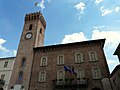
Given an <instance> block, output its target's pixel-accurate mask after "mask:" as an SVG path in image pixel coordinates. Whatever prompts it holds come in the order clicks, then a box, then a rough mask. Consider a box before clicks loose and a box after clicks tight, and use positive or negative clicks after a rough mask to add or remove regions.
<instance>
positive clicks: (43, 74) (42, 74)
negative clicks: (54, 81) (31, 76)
mask: <svg viewBox="0 0 120 90" xmlns="http://www.w3.org/2000/svg"><path fill="white" fill-rule="evenodd" d="M38 81H39V82H45V81H46V72H45V71H41V72H39V78H38Z"/></svg>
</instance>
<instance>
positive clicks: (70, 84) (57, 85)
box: [52, 78, 88, 88]
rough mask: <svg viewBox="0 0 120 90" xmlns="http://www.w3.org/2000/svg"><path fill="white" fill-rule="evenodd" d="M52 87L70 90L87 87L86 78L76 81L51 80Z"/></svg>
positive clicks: (72, 79)
mask: <svg viewBox="0 0 120 90" xmlns="http://www.w3.org/2000/svg"><path fill="white" fill-rule="evenodd" d="M52 81H53V83H54V84H53V85H55V88H71V87H87V82H88V79H87V78H78V79H74V78H71V79H67V78H66V79H65V80H62V79H60V80H57V79H55V80H52Z"/></svg>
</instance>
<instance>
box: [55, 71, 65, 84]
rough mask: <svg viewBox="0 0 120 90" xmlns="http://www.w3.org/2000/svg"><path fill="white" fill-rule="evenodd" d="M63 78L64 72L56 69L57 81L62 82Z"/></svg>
mask: <svg viewBox="0 0 120 90" xmlns="http://www.w3.org/2000/svg"><path fill="white" fill-rule="evenodd" d="M64 79H65V72H64V71H63V70H59V71H57V83H58V84H63V83H64Z"/></svg>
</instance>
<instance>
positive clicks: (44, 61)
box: [40, 56, 47, 66]
mask: <svg viewBox="0 0 120 90" xmlns="http://www.w3.org/2000/svg"><path fill="white" fill-rule="evenodd" d="M40 66H47V57H46V56H44V57H42V58H41V64H40Z"/></svg>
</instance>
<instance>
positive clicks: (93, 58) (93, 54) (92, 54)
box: [89, 51, 98, 61]
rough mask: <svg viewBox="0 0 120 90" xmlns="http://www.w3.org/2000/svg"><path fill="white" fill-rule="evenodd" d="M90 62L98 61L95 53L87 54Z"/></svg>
mask: <svg viewBox="0 0 120 90" xmlns="http://www.w3.org/2000/svg"><path fill="white" fill-rule="evenodd" d="M89 58H90V61H98V57H97V53H96V52H95V51H90V52H89Z"/></svg>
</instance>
